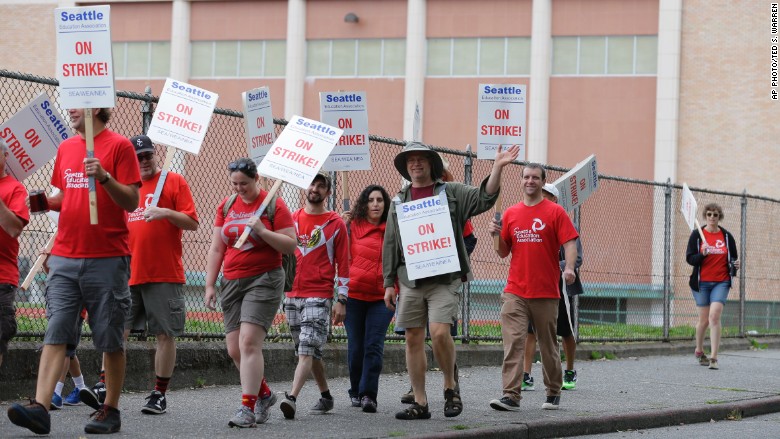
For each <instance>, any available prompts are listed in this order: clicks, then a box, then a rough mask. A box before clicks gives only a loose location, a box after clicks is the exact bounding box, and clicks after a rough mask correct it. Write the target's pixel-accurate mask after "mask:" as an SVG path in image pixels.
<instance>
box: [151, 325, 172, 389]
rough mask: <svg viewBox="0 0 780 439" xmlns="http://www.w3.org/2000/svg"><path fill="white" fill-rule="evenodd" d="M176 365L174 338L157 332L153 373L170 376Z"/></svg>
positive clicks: (159, 375)
mask: <svg viewBox="0 0 780 439" xmlns="http://www.w3.org/2000/svg"><path fill="white" fill-rule="evenodd" d="M175 366H176V339H175V338H173V337H171V336H169V335H166V334H157V351H156V352H155V354H154V373H155V374H157V376H158V377H165V378H170V377H171V375H173V368H174V367H175Z"/></svg>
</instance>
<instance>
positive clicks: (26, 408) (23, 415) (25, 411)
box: [8, 399, 51, 434]
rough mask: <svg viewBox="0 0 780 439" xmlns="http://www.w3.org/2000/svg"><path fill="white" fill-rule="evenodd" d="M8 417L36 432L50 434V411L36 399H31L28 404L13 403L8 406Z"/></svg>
mask: <svg viewBox="0 0 780 439" xmlns="http://www.w3.org/2000/svg"><path fill="white" fill-rule="evenodd" d="M8 419H10V420H11V422H13V423H14V424H16V425H18V426H20V427H24V428H26V429H28V430H30V431H32V432H33V433H35V434H49V430H51V416H50V415H49V412H48V411H46V407H44V406H42V405H41V404H40V403H38V402H37V401H35V400H34V399H33V400H30V403H29V404H27V405H21V404H11V407H9V408H8Z"/></svg>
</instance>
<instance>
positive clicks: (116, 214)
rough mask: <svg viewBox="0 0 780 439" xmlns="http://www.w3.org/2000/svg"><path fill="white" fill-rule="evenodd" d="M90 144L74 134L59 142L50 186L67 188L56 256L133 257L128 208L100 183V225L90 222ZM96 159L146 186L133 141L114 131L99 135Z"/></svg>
mask: <svg viewBox="0 0 780 439" xmlns="http://www.w3.org/2000/svg"><path fill="white" fill-rule="evenodd" d="M86 157H87V143H86V141H85V140H84V138H83V137H81V136H73V137H71V138H69V139H67V140H65V141H63V142H62V143H61V144H60V148H59V149H58V150H57V159H56V161H55V162H54V170H53V171H52V175H51V184H52V186H54V187H57V188H59V189H60V190H61V191H62V192H63V199H62V208H61V210H60V220H59V226H58V230H57V238H56V239H55V240H54V247H53V248H52V251H51V254H53V255H55V256H62V257H66V258H109V257H115V256H128V255H130V247H129V246H128V242H127V235H128V230H127V211H125V210H124V209H123V208H121V207H120V206H118V205H117V204H116V203H114V201H113V200H112V199H111V197H110V196H109V195H108V192H106V190H105V189H104V188H103V186H102V185H101V184H98V183H97V181H96V182H95V187H96V192H97V209H98V224H95V225H91V224H90V223H89V189H88V186H87V174H86V173H85V170H84V159H85V158H86ZM95 158H97V159H99V160H100V165H101V166H102V167H103V169H105V170H106V171H107V172H109V173H110V174H111V178H113V179H115V180H116V181H118V182H119V183H122V184H124V185H136V186H140V185H141V172H140V171H139V168H138V158H137V157H136V155H135V149H134V148H133V145H132V144H131V143H130V141H129V140H128V139H127V138H126V137H124V136H121V135H119V134H117V133H115V132H113V131H111V130H109V129H104V130H103V131H101V132H100V133H99V134H98V135H97V136H95Z"/></svg>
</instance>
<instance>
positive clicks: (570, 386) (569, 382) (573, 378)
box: [561, 370, 577, 390]
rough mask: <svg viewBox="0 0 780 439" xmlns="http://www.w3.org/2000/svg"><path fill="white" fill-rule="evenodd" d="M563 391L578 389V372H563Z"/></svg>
mask: <svg viewBox="0 0 780 439" xmlns="http://www.w3.org/2000/svg"><path fill="white" fill-rule="evenodd" d="M561 388H562V389H563V390H574V389H576V388H577V371H576V370H564V371H563V386H562V387H561Z"/></svg>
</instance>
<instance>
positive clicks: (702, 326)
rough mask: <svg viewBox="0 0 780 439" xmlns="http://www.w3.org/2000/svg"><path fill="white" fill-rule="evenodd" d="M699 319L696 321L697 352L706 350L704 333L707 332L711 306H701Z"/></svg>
mask: <svg viewBox="0 0 780 439" xmlns="http://www.w3.org/2000/svg"><path fill="white" fill-rule="evenodd" d="M698 309H699V320H698V321H697V322H696V352H704V334H705V333H706V332H707V327H708V326H709V319H710V307H709V306H700V307H698Z"/></svg>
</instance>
